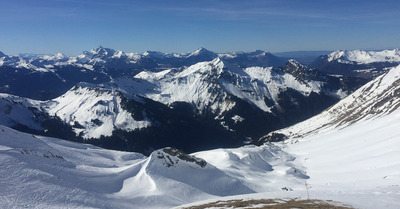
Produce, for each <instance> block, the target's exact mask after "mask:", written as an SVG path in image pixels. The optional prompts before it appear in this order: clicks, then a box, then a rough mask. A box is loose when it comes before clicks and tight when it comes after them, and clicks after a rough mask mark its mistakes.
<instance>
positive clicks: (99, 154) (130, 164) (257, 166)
mask: <svg viewBox="0 0 400 209" xmlns="http://www.w3.org/2000/svg"><path fill="white" fill-rule="evenodd" d="M0 133H1V134H0V159H1V164H0V168H1V169H0V174H1V176H2V178H1V179H0V185H1V190H0V194H1V196H0V200H1V201H0V207H1V208H9V207H30V208H49V207H51V208H65V207H66V208H71V207H73V208H88V207H93V208H107V207H110V208H170V207H172V206H177V205H180V204H185V203H189V202H194V201H199V200H205V199H209V198H218V197H221V196H227V195H237V194H246V193H254V192H260V191H279V190H282V189H281V188H282V187H283V186H290V187H292V188H295V187H294V186H292V185H296V184H297V183H298V182H302V181H303V180H304V179H306V178H307V176H305V175H304V174H301V170H300V168H299V167H295V166H294V165H293V164H292V163H291V162H293V160H294V158H293V157H291V156H290V155H288V154H285V153H283V152H282V151H281V150H280V148H279V147H275V146H270V147H269V146H265V147H255V146H252V147H245V148H239V149H232V150H225V151H224V150H216V151H215V152H212V151H210V152H208V153H207V152H202V153H197V154H195V155H187V154H184V153H182V152H181V151H179V150H176V149H172V148H164V149H161V150H156V151H154V152H153V153H152V154H151V155H150V156H149V157H144V156H143V155H141V154H137V153H127V152H119V151H111V150H105V149H101V148H97V147H94V146H91V145H84V144H77V143H72V142H67V141H63V140H59V139H55V138H46V137H41V136H37V135H32V134H25V133H21V132H18V131H14V130H12V129H9V128H7V127H4V126H0ZM226 155H227V157H226ZM195 156H196V157H195ZM198 156H204V157H207V158H209V159H207V160H209V161H205V160H203V159H200V158H198ZM212 156H214V157H212ZM275 156H278V157H276V158H275ZM210 162H212V163H210ZM224 162H226V163H224ZM235 165H238V166H239V165H241V166H246V168H248V169H249V170H248V171H249V172H248V173H246V171H245V170H242V169H240V167H235ZM243 175H245V176H246V177H245V176H243ZM260 182H264V183H262V184H260ZM268 182H269V183H270V184H269V183H268Z"/></svg>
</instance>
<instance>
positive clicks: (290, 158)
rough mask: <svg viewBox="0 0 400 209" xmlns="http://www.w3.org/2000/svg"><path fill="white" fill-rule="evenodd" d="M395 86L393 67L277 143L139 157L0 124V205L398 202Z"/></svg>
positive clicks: (397, 72)
mask: <svg viewBox="0 0 400 209" xmlns="http://www.w3.org/2000/svg"><path fill="white" fill-rule="evenodd" d="M160 76H164V74H162V75H160ZM399 84H400V66H399V67H396V68H393V69H392V70H390V71H389V72H387V73H385V74H383V75H381V76H379V77H377V78H376V79H374V80H372V81H370V82H369V83H367V84H366V85H364V86H362V87H361V88H360V89H359V90H357V91H355V92H354V93H352V94H350V95H349V96H348V97H346V98H345V99H344V100H341V101H340V102H339V103H337V104H336V105H334V106H332V107H331V108H329V109H328V110H326V111H323V112H322V113H321V114H319V115H317V116H315V117H314V118H311V119H309V120H306V121H304V122H302V123H299V124H297V125H295V126H292V127H289V128H286V129H282V130H280V131H277V133H283V134H286V135H287V138H286V140H284V141H282V142H274V143H271V142H266V143H264V144H263V145H261V146H255V145H248V146H242V147H239V148H231V149H222V148H221V149H213V150H207V151H201V152H196V153H192V154H190V155H188V154H185V153H183V152H181V151H180V150H177V149H174V148H168V147H167V148H163V149H158V150H155V151H153V152H152V153H151V154H150V155H149V156H148V157H146V156H144V155H142V154H139V153H134V152H122V151H112V150H107V149H103V148H99V147H95V146H93V145H86V144H80V143H74V142H68V141H64V140H60V139H56V138H48V137H43V136H39V135H34V134H27V133H22V132H19V131H15V130H13V129H10V128H8V127H5V126H0V133H1V134H0V160H1V165H0V166H1V167H0V168H1V169H0V172H1V173H0V175H1V176H2V178H1V179H0V188H1V189H0V207H1V208H25V207H28V208H172V207H176V208H186V207H191V206H194V205H199V204H204V203H207V202H215V201H218V200H221V201H228V200H235V199H274V198H283V199H285V198H286V199H287V198H299V199H307V198H312V199H321V200H333V201H337V202H341V203H343V204H346V205H350V206H352V207H354V208H366V209H369V208H371V209H372V208H374V209H375V208H393V209H395V208H399V207H400V202H399V199H400V161H399V160H398V159H400V129H399V128H398V127H400V111H399V109H398V107H399V104H400V102H399V96H400V95H399V94H400V91H399V89H400V88H399V87H400V85H399ZM32 103H34V102H32Z"/></svg>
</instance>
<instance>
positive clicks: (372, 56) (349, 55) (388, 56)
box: [328, 49, 400, 64]
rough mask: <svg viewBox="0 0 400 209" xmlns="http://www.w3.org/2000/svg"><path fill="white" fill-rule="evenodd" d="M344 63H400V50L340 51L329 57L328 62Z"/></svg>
mask: <svg viewBox="0 0 400 209" xmlns="http://www.w3.org/2000/svg"><path fill="white" fill-rule="evenodd" d="M335 60H336V61H338V62H342V63H352V62H355V63H358V64H368V63H373V62H400V50H399V49H393V50H383V51H362V50H350V51H347V50H339V51H335V52H332V53H331V54H329V55H328V61H329V62H332V61H335Z"/></svg>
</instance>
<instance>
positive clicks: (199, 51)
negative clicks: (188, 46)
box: [189, 47, 216, 56]
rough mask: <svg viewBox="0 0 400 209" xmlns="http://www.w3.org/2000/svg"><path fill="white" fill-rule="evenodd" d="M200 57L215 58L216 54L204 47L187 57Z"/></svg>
mask: <svg viewBox="0 0 400 209" xmlns="http://www.w3.org/2000/svg"><path fill="white" fill-rule="evenodd" d="M201 55H212V56H214V55H215V56H216V53H214V52H212V51H210V50H208V49H206V48H204V47H200V48H199V49H197V50H195V51H194V52H192V53H191V54H190V55H189V56H201Z"/></svg>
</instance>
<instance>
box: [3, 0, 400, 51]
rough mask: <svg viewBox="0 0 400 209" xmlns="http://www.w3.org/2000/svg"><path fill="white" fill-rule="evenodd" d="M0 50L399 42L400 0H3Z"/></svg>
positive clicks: (294, 47)
mask: <svg viewBox="0 0 400 209" xmlns="http://www.w3.org/2000/svg"><path fill="white" fill-rule="evenodd" d="M0 28H1V29H0V51H2V52H4V53H6V54H9V55H12V54H16V53H50V54H52V53H56V52H63V53H65V54H67V55H77V54H79V53H81V52H82V51H83V50H90V49H92V48H97V47H98V46H100V45H102V46H104V47H109V48H113V49H117V50H122V51H125V52H139V53H142V52H144V51H147V50H157V51H162V52H189V51H193V50H195V49H197V48H199V47H205V48H207V49H209V50H212V51H215V52H229V51H252V50H255V49H261V50H265V51H270V52H282V51H300V50H337V49H392V48H400V0H391V1H389V0H240V1H237V0H219V1H218V0H155V1H152V0H142V1H135V0H0Z"/></svg>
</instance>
